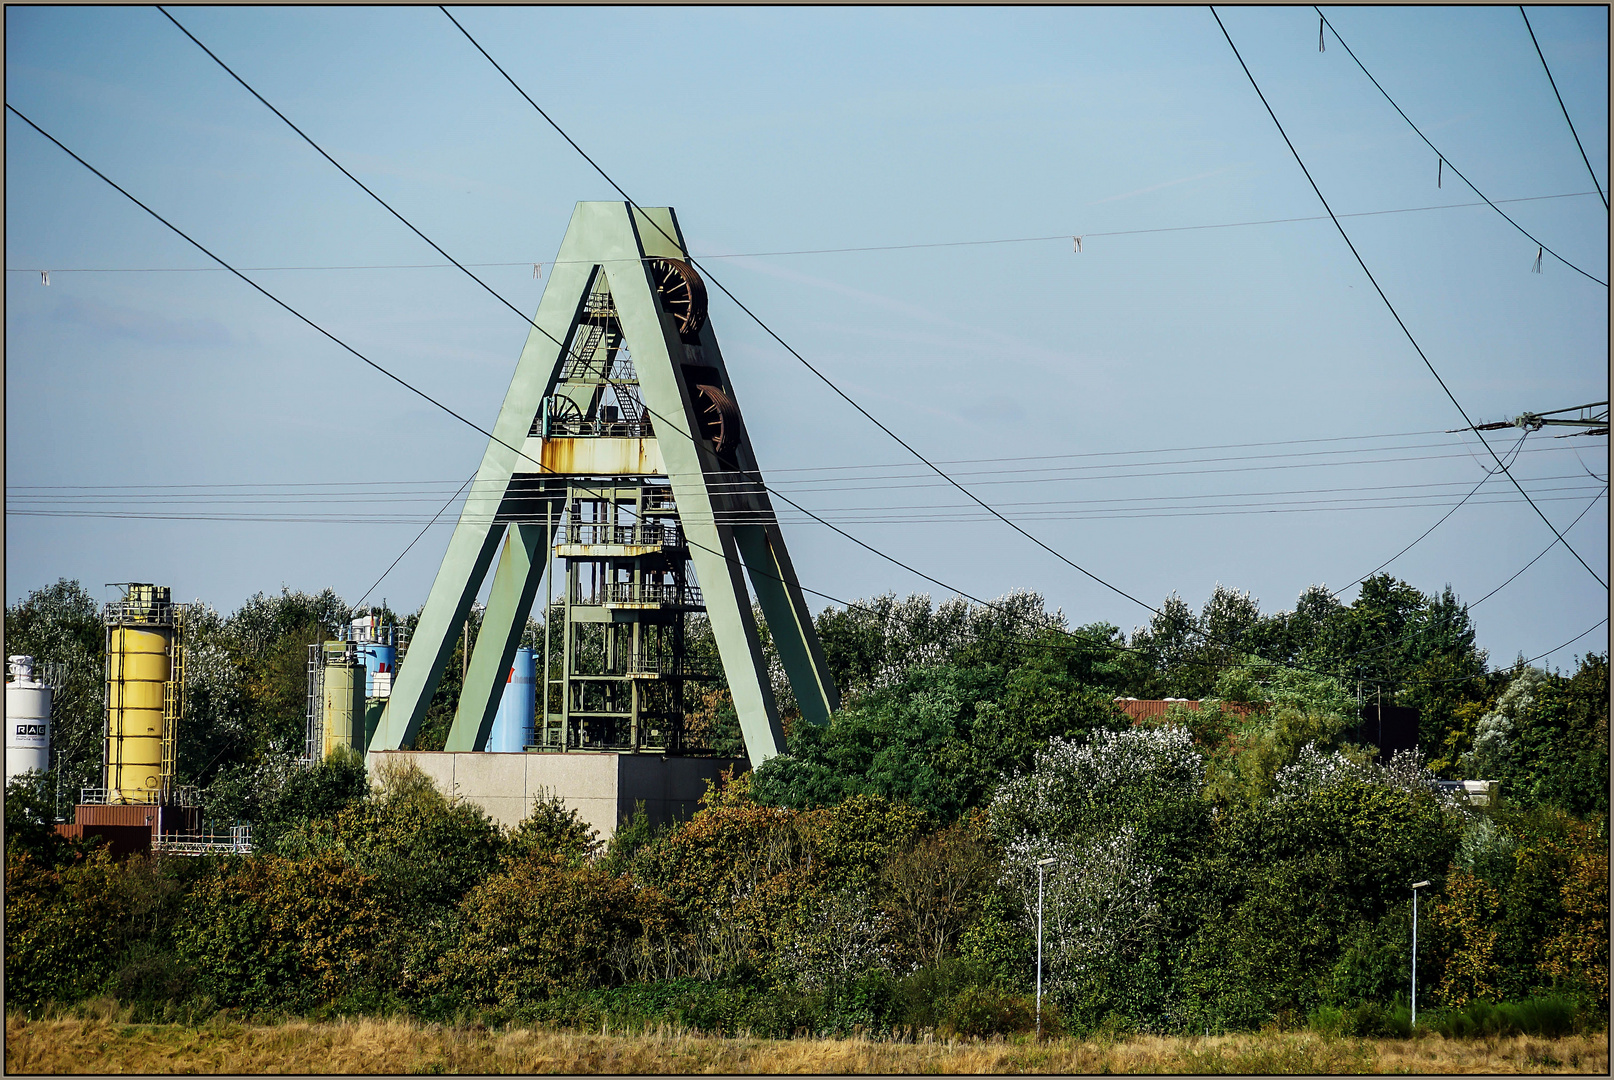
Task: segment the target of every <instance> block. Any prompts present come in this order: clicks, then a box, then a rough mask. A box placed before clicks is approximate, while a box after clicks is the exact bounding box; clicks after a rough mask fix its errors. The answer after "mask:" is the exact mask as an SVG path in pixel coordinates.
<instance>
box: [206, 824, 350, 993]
mask: <svg viewBox="0 0 1614 1080" xmlns="http://www.w3.org/2000/svg"><path fill="white" fill-rule="evenodd" d="M375 884H376V882H375V879H374V878H373V877H370V876H368V875H365V874H362V873H360V872H359V871H357V870H355V869H353V868H352V867H350V866H348V865H347V864H345V863H343V862H342V861H341V860H340V859H337V858H335V857H334V856H329V855H325V856H318V857H315V858H311V859H302V860H292V859H283V858H280V857H278V856H274V855H255V856H252V857H250V858H246V859H242V860H239V861H231V862H229V863H226V864H224V865H221V866H219V867H218V868H217V871H216V872H215V873H214V874H212V875H210V876H208V877H206V878H204V879H203V880H202V881H201V882H200V883H199V885H198V886H197V887H196V888H195V889H194V890H193V891H192V893H191V895H190V898H189V902H188V904H187V909H188V910H187V912H186V916H185V918H184V920H183V921H182V922H181V923H180V924H179V925H178V926H177V927H176V932H175V939H176V944H177V947H178V948H177V951H178V956H179V959H180V960H182V961H183V962H185V963H187V964H189V965H191V966H192V967H194V968H195V969H196V971H197V974H198V981H199V987H200V989H201V990H202V991H203V992H205V993H207V994H209V995H211V996H212V997H213V998H214V999H215V1000H217V1001H218V1002H219V1003H220V1004H222V1005H227V1006H236V1007H240V1008H244V1009H248V1010H252V1011H285V1012H291V1013H296V1012H303V1011H306V1010H308V1009H310V1008H313V1007H314V1006H316V1005H318V1004H320V1003H322V1002H326V1001H330V1000H332V999H333V998H335V997H337V996H338V995H340V994H343V993H347V992H351V991H352V990H354V989H355V988H356V987H358V986H360V985H363V984H365V983H366V982H368V981H369V980H370V977H371V976H372V975H373V973H374V964H375V960H376V957H377V954H378V952H379V949H378V946H379V945H380V943H381V938H382V909H381V905H380V903H379V901H378V899H377V896H376V889H375Z"/></svg>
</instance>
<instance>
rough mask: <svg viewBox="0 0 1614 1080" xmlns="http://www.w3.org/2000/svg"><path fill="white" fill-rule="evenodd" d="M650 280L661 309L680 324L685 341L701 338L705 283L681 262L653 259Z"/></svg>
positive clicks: (703, 322) (688, 266)
mask: <svg viewBox="0 0 1614 1080" xmlns="http://www.w3.org/2000/svg"><path fill="white" fill-rule="evenodd" d="M650 276H651V279H652V280H653V281H655V283H656V292H657V293H658V294H660V297H661V309H662V310H663V311H665V312H666V313H667V314H669V315H671V316H672V317H673V320H674V321H675V322H676V323H677V324H678V334H679V336H680V337H683V338H686V339H694V338H697V337H699V335H700V332H701V327H703V326H705V325H706V282H704V281H702V280H701V276H700V275H699V274H698V273H696V272H695V268H694V267H693V266H691V265H689V264H688V263H687V262H684V260H682V259H651V260H650Z"/></svg>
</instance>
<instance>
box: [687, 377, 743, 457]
mask: <svg viewBox="0 0 1614 1080" xmlns="http://www.w3.org/2000/svg"><path fill="white" fill-rule="evenodd" d="M695 392H696V393H698V394H700V396H701V397H702V398H703V399H704V400H703V401H702V402H701V416H700V422H701V434H702V435H704V436H706V437H707V438H709V439H711V440H712V446H713V448H714V449H716V450H717V452H718V453H722V452H723V451H724V450H728V449H730V448H731V447H732V446H733V445H734V444H735V443H736V442H737V441H738V440H739V437H740V407H739V406H738V405H736V404H734V399H733V398H731V397H729V396H728V395H727V394H725V393H724V392H723V391H722V389H721V388H720V387H716V386H697V387H695Z"/></svg>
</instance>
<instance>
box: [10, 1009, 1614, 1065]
mask: <svg viewBox="0 0 1614 1080" xmlns="http://www.w3.org/2000/svg"><path fill="white" fill-rule="evenodd" d="M5 1067H6V1072H7V1073H9V1074H17V1073H23V1074H29V1073H32V1074H64V1073H615V1074H619V1075H620V1074H628V1073H1021V1072H1025V1073H1100V1072H1112V1073H1221V1074H1229V1073H1231V1074H1318V1073H1592V1074H1602V1075H1607V1073H1608V1069H1609V1044H1608V1038H1607V1036H1606V1035H1597V1036H1576V1037H1571V1038H1565V1039H1538V1038H1529V1037H1515V1038H1505V1039H1489V1040H1484V1039H1480V1040H1472V1041H1467V1040H1462V1041H1457V1040H1450V1041H1449V1040H1446V1039H1442V1038H1440V1037H1438V1036H1434V1037H1429V1038H1421V1039H1416V1040H1407V1041H1397V1040H1369V1039H1332V1038H1325V1037H1323V1036H1320V1035H1315V1034H1311V1033H1308V1032H1290V1033H1263V1034H1257V1035H1225V1036H1212V1037H1210V1038H1207V1039H1199V1038H1158V1037H1139V1038H1127V1039H1118V1040H1115V1041H1100V1042H1093V1041H1082V1040H1078V1039H1058V1040H1052V1041H1050V1042H1047V1043H1044V1044H1042V1045H1040V1046H1039V1045H1037V1044H1035V1043H1033V1042H1030V1041H1018V1042H1016V1041H1009V1042H986V1043H957V1044H954V1043H940V1042H921V1043H891V1042H874V1041H869V1040H866V1039H793V1040H784V1041H780V1040H771V1039H751V1038H711V1037H707V1036H697V1035H690V1034H688V1033H686V1032H676V1031H661V1032H657V1033H653V1034H646V1035H616V1034H611V1033H609V1032H603V1033H599V1034H584V1033H580V1032H557V1031H534V1030H530V1029H519V1028H518V1029H512V1030H509V1031H499V1030H492V1029H487V1028H483V1027H480V1026H476V1025H473V1026H471V1027H444V1026H440V1025H431V1024H418V1023H413V1022H410V1021H407V1020H370V1019H361V1020H350V1021H334V1022H328V1023H310V1022H306V1021H290V1022H287V1023H282V1024H273V1025H249V1024H241V1023H236V1022H233V1021H230V1020H227V1019H215V1020H213V1021H210V1022H208V1023H206V1024H201V1025H196V1026H187V1025H182V1024H130V1023H124V1022H121V1021H120V1019H119V1018H118V1017H117V1016H116V1015H115V1014H114V1015H108V1016H102V1017H92V1018H84V1017H82V1016H80V1017H78V1018H71V1019H61V1018H58V1019H43V1020H29V1019H26V1018H24V1017H21V1016H7V1017H6V1061H5Z"/></svg>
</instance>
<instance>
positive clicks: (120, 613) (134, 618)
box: [102, 600, 185, 626]
mask: <svg viewBox="0 0 1614 1080" xmlns="http://www.w3.org/2000/svg"><path fill="white" fill-rule="evenodd" d="M102 614H103V621H105V622H107V623H117V624H122V623H145V624H146V625H149V626H173V625H175V624H176V623H178V622H179V621H180V620H182V619H183V618H184V617H185V605H184V604H173V603H163V602H161V601H156V600H115V601H113V602H112V603H110V604H108V605H107V606H106V609H105V610H104V611H103V613H102Z"/></svg>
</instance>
